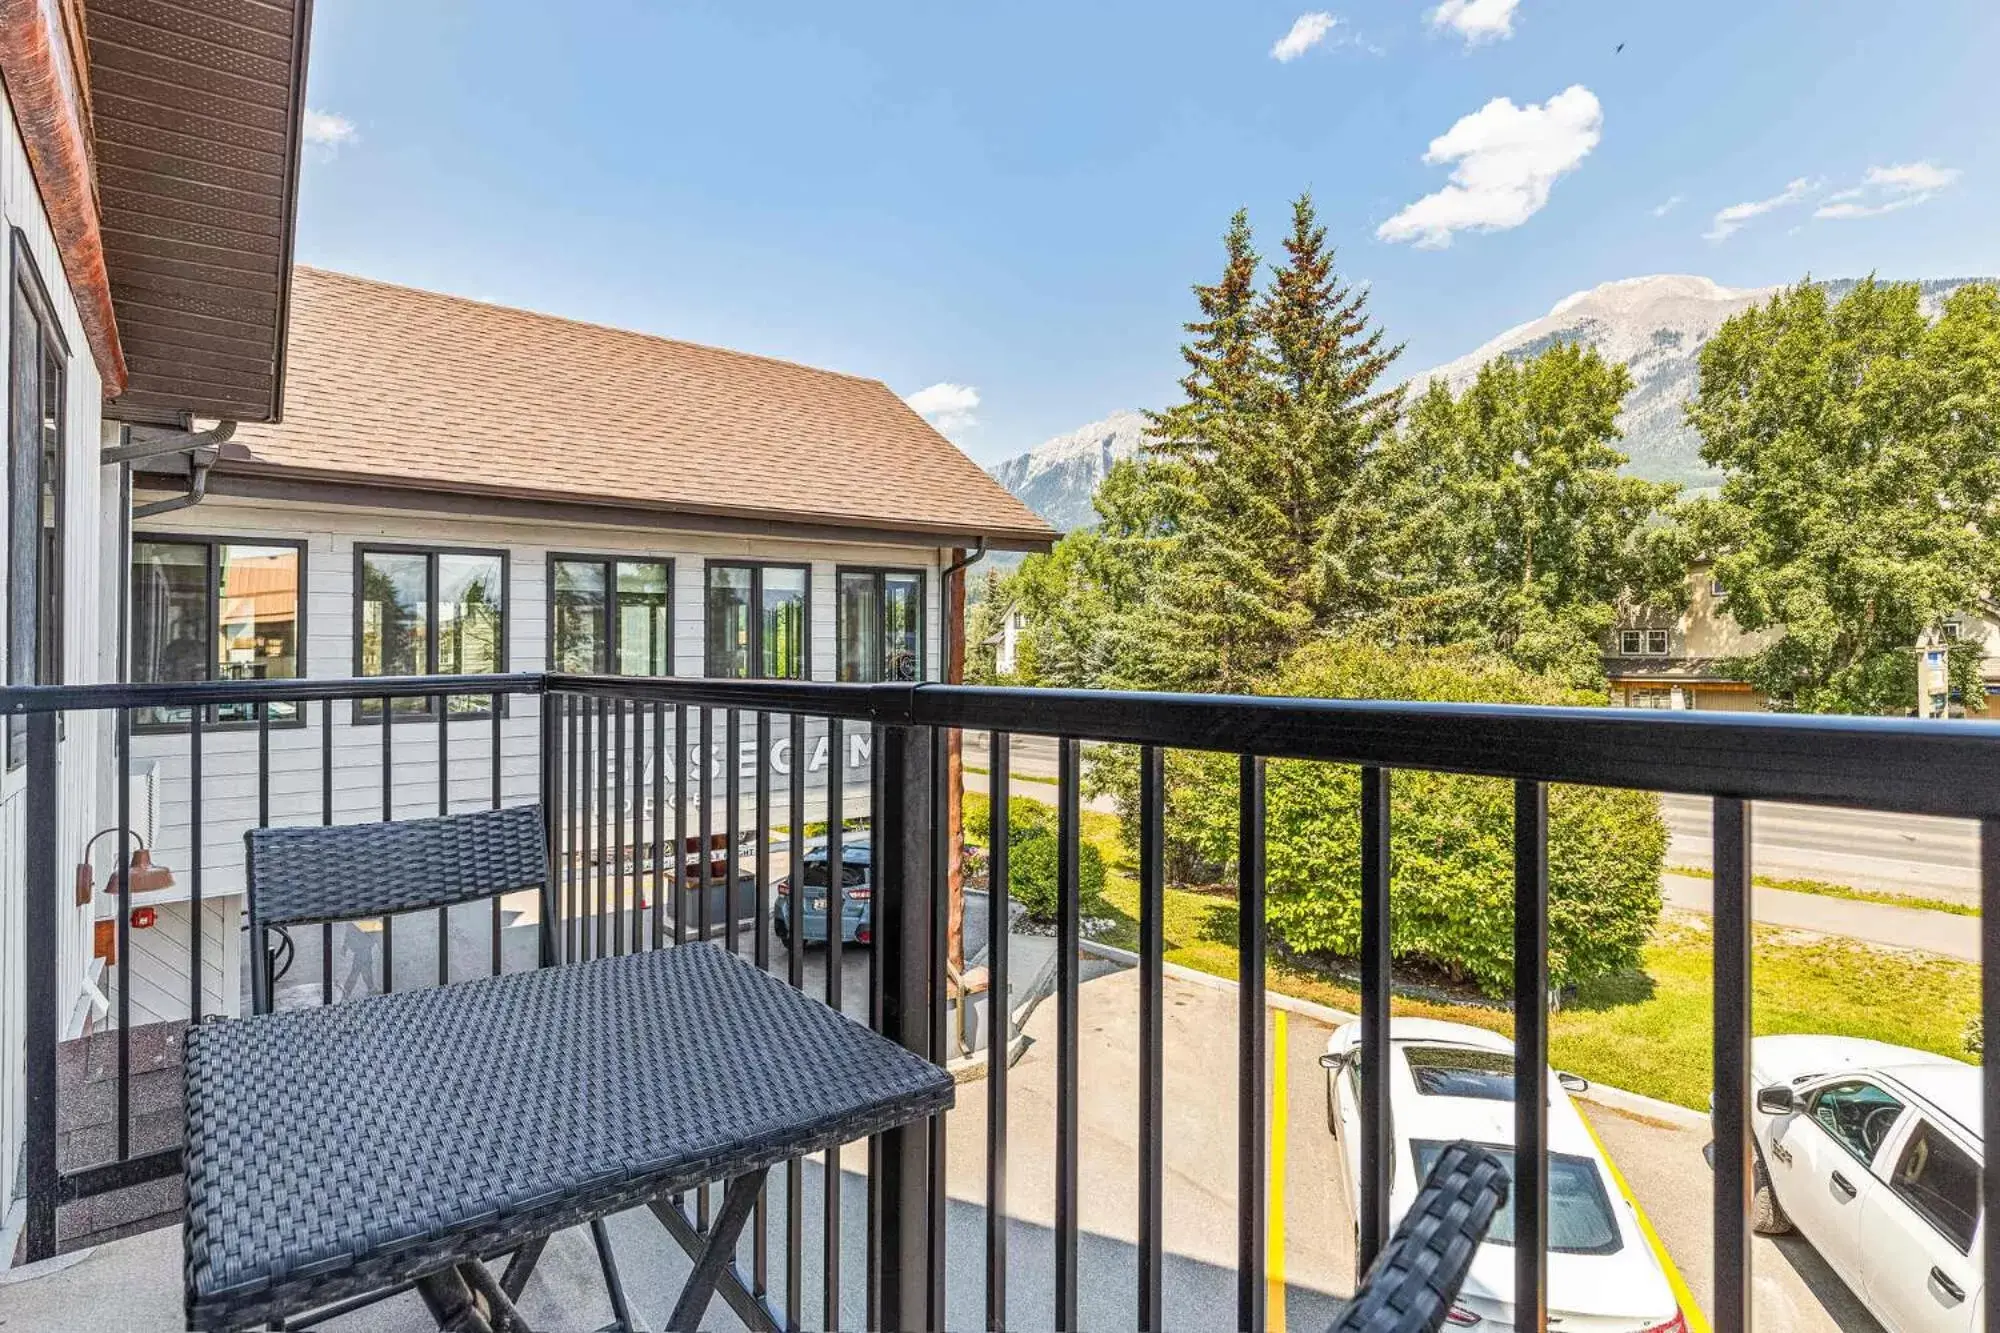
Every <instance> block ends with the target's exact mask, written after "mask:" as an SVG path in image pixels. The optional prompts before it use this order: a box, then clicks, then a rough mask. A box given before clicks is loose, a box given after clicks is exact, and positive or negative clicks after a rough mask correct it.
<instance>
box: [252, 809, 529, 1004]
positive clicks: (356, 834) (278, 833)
mask: <svg viewBox="0 0 2000 1333" xmlns="http://www.w3.org/2000/svg"><path fill="white" fill-rule="evenodd" d="M243 840H244V843H245V846H246V849H247V862H246V867H245V869H246V872H247V873H246V879H247V881H248V890H249V891H248V897H249V916H250V945H251V948H252V949H253V950H254V951H255V952H254V954H253V957H254V958H255V965H254V966H253V967H252V968H251V973H250V1002H251V1008H252V1009H253V1010H254V1011H255V1012H257V1013H260V1014H267V1013H269V1012H271V1005H272V988H273V986H274V984H275V975H274V973H275V968H274V964H273V955H272V952H271V949H270V948H269V943H270V942H269V938H268V937H269V935H270V933H271V932H272V931H282V930H284V928H285V927H287V926H297V925H318V924H320V923H322V922H333V921H359V920H367V919H370V918H374V917H386V916H391V915H394V914H395V913H398V912H415V911H421V910H424V909H426V908H438V907H451V906H454V905H456V904H458V903H463V902H472V901H475V900H477V899H481V898H492V897H497V896H498V895H500V894H503V893H514V892H517V891H519V890H522V889H540V888H542V887H544V885H545V884H546V883H547V880H548V873H549V867H548V842H547V839H546V835H545V834H544V833H543V829H542V808H541V807H540V806H539V805H517V806H509V807H507V808H506V809H504V810H478V811H472V812H468V813H466V814H456V815H439V816H436V817H434V818H431V819H411V820H403V821H399V822H396V823H384V824H328V825H317V826H305V827H297V828H257V829H251V830H250V831H249V832H248V833H246V834H244V835H243Z"/></svg>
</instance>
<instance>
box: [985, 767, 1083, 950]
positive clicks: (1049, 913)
mask: <svg viewBox="0 0 2000 1333" xmlns="http://www.w3.org/2000/svg"><path fill="white" fill-rule="evenodd" d="M990 811H991V806H990V803H989V802H988V800H987V798H986V797H985V796H984V795H982V794H980V793H977V792H967V793H966V796H965V833H966V837H967V838H969V839H971V840H973V841H975V842H979V843H982V844H985V843H989V842H990V841H991V828H990V819H991V813H990ZM1056 851H1057V836H1056V810H1055V807H1054V806H1052V805H1047V804H1044V803H1043V802H1041V801H1036V800H1031V799H1029V798H1028V797H1026V796H1016V797H1014V798H1012V799H1011V800H1009V801H1008V802H1007V892H1008V894H1009V895H1010V896H1011V897H1012V898H1013V899H1014V901H1015V902H1017V903H1020V904H1021V907H1022V909H1023V910H1025V911H1026V912H1027V914H1028V916H1029V917H1030V918H1032V919H1034V920H1036V921H1053V920H1055V917H1056V909H1057V906H1058V900H1057V895H1056ZM1078 851H1079V857H1078V860H1077V867H1076V877H1077V888H1078V890H1079V904H1080V909H1081V911H1082V913H1083V914H1084V915H1085V916H1089V915H1091V914H1093V913H1094V912H1096V911H1100V910H1101V905H1102V903H1103V899H1104V857H1103V856H1102V855H1101V854H1100V853H1099V852H1098V850H1097V848H1095V847H1093V846H1092V845H1091V844H1089V843H1087V842H1085V843H1082V844H1081V845H1080V847H1079V848H1078Z"/></svg>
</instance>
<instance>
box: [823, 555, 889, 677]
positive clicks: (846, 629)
mask: <svg viewBox="0 0 2000 1333" xmlns="http://www.w3.org/2000/svg"><path fill="white" fill-rule="evenodd" d="M880 586H881V585H880V584H879V583H878V582H877V581H876V576H875V575H873V574H842V575H841V576H840V598H839V601H838V602H837V603H836V605H835V606H834V611H833V620H834V638H835V640H836V643H837V645H838V650H839V651H838V654H837V660H836V662H835V669H836V671H837V672H838V678H839V679H841V680H860V681H868V680H880V679H881V678H882V677H881V675H880V673H879V670H878V668H879V667H880V666H881V664H882V656H883V655H882V641H881V637H880V633H879V631H880V628H881V624H882V606H881V601H880V598H879V596H878V595H877V594H878V590H879V588H880Z"/></svg>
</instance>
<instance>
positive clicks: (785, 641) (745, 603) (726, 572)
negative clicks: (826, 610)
mask: <svg viewBox="0 0 2000 1333" xmlns="http://www.w3.org/2000/svg"><path fill="white" fill-rule="evenodd" d="M808 577H809V571H808V570H807V569H806V567H805V566H804V565H746V564H721V565H719V564H711V565H709V567H708V613H707V616H706V619H707V622H708V623H707V643H706V645H705V653H704V659H705V660H704V663H703V670H704V674H706V675H710V676H721V677H725V678H730V679H738V680H741V679H745V678H748V677H763V678H766V679H774V680H804V679H805V678H806V666H807V656H806V655H807V643H806V581H807V578H808Z"/></svg>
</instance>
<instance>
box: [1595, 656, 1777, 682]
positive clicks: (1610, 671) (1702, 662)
mask: <svg viewBox="0 0 2000 1333" xmlns="http://www.w3.org/2000/svg"><path fill="white" fill-rule="evenodd" d="M1730 665H1731V659H1729V658H1726V657H1620V656H1615V655H1612V654H1609V653H1607V654H1606V655H1605V657H1604V674H1605V675H1606V676H1607V677H1609V678H1610V679H1612V680H1628V681H1647V680H1657V681H1706V682H1721V683H1734V682H1739V681H1741V680H1742V679H1743V678H1742V677H1741V676H1739V675H1732V674H1730V672H1729V670H1728V667H1729V666H1730Z"/></svg>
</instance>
